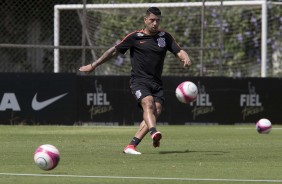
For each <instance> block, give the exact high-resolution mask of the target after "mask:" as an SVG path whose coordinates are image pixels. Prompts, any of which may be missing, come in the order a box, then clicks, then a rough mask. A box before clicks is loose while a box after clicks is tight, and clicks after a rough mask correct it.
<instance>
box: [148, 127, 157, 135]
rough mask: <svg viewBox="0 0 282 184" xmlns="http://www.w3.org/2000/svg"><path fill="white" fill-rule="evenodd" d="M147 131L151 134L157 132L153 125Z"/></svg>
mask: <svg viewBox="0 0 282 184" xmlns="http://www.w3.org/2000/svg"><path fill="white" fill-rule="evenodd" d="M149 132H150V134H151V135H153V134H154V133H156V132H157V130H156V128H155V127H152V128H150V129H149Z"/></svg>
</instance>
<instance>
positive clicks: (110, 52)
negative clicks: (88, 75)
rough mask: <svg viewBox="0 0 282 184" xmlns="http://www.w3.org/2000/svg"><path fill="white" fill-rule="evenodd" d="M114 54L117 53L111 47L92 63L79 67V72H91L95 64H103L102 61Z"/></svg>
mask: <svg viewBox="0 0 282 184" xmlns="http://www.w3.org/2000/svg"><path fill="white" fill-rule="evenodd" d="M116 55H118V52H117V50H116V48H115V47H111V48H110V49H108V50H107V51H106V52H104V54H103V55H102V56H101V57H100V58H99V59H97V60H96V61H94V62H93V63H91V64H88V65H85V66H82V67H80V68H79V71H81V72H91V71H93V70H95V68H97V66H99V65H101V64H103V63H104V62H106V61H108V60H110V59H111V58H112V57H115V56H116Z"/></svg>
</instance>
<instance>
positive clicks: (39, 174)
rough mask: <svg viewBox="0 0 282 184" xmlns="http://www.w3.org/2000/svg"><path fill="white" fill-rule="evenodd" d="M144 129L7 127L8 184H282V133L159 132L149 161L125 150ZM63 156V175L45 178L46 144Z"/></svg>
mask: <svg viewBox="0 0 282 184" xmlns="http://www.w3.org/2000/svg"><path fill="white" fill-rule="evenodd" d="M136 130H137V127H135V126H132V127H79V126H69V127H66V126H0V183H1V184H16V183H19V184H38V183H40V184H47V183H48V184H51V183H52V184H57V183H58V184H74V183H75V184H82V183H83V184H84V183H113V184H119V183H120V184H121V183H126V184H141V183H146V184H148V183H149V184H150V183H162V184H174V183H177V184H178V183H179V184H180V183H181V184H182V183H196V184H198V183H199V184H202V183H209V184H210V183H212V184H215V183H220V184H224V183H228V184H232V183H240V184H242V183H270V182H275V183H279V182H281V183H282V174H281V171H282V156H281V155H282V127H281V126H274V127H273V130H272V132H271V133H270V134H267V135H262V134H258V133H257V132H256V130H255V127H254V126H249V125H245V126H239V125H234V126H233V125H232V126H159V127H158V130H159V131H161V132H162V133H163V139H162V141H161V147H160V148H153V147H152V145H151V140H150V138H149V136H147V137H146V138H145V139H144V140H143V142H142V143H141V144H140V146H139V149H138V150H139V151H140V152H142V153H143V154H142V155H125V154H123V153H122V150H123V148H124V146H126V144H128V143H129V141H130V139H131V138H132V136H133V135H134V133H135V131H136ZM46 143H48V144H53V145H54V146H56V147H57V148H58V149H59V150H60V153H61V160H60V163H59V165H58V167H57V168H55V169H54V170H52V171H43V170H40V169H39V168H38V167H37V166H36V165H35V164H34V162H33V153H34V151H35V149H36V148H37V147H38V146H39V145H41V144H46Z"/></svg>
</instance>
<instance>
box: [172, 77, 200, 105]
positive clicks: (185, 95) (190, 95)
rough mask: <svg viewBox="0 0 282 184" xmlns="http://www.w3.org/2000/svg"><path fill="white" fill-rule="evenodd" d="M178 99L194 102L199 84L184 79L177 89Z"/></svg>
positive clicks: (184, 101) (183, 101)
mask: <svg viewBox="0 0 282 184" xmlns="http://www.w3.org/2000/svg"><path fill="white" fill-rule="evenodd" d="M175 94H176V97H177V99H178V100H179V101H180V102H182V103H190V102H193V101H194V100H195V99H196V98H197V95H198V88H197V86H196V85H195V84H194V83H193V82H191V81H184V82H182V83H181V84H179V85H178V86H177V88H176V90H175Z"/></svg>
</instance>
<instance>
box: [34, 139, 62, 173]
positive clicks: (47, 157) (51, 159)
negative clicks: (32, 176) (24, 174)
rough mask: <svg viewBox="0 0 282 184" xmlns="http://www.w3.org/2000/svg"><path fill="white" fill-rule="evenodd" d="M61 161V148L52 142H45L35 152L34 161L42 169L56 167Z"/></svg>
mask: <svg viewBox="0 0 282 184" xmlns="http://www.w3.org/2000/svg"><path fill="white" fill-rule="evenodd" d="M59 161H60V152H59V150H58V149H57V148H56V147H55V146H53V145H51V144H43V145H41V146H39V147H38V148H37V149H36V150H35V152H34V162H35V164H36V165H37V166H38V167H39V168H40V169H42V170H46V171H48V170H52V169H54V168H55V167H56V166H57V165H58V163H59Z"/></svg>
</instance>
